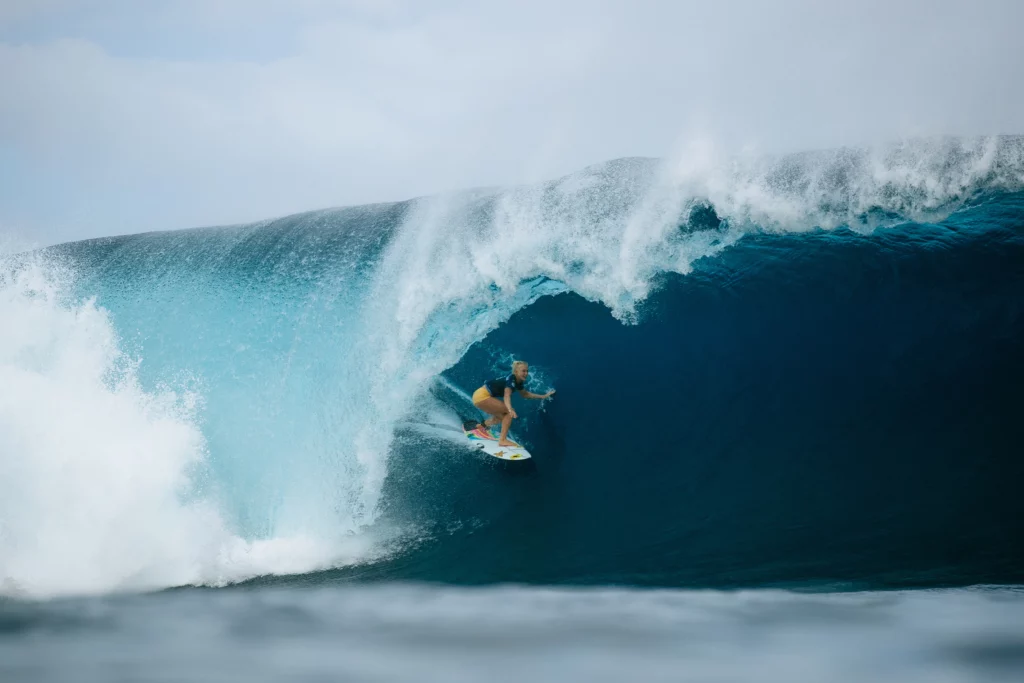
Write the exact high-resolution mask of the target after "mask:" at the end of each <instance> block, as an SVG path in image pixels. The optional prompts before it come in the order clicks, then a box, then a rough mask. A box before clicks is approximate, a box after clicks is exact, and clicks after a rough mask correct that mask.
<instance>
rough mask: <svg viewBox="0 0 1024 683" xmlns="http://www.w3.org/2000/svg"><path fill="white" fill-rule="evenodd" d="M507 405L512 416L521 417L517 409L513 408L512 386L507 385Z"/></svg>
mask: <svg viewBox="0 0 1024 683" xmlns="http://www.w3.org/2000/svg"><path fill="white" fill-rule="evenodd" d="M505 407H506V408H508V414H509V415H511V416H512V417H519V416H518V415H516V411H515V410H513V409H512V388H511V387H505Z"/></svg>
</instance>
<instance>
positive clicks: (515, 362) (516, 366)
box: [512, 360, 530, 375]
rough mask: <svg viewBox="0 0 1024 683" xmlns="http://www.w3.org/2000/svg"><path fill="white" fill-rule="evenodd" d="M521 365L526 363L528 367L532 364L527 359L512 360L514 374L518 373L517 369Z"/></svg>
mask: <svg viewBox="0 0 1024 683" xmlns="http://www.w3.org/2000/svg"><path fill="white" fill-rule="evenodd" d="M520 365H525V366H526V367H530V364H529V363H527V362H526V361H525V360H514V361H512V374H513V375H514V374H516V370H518V369H519V366H520Z"/></svg>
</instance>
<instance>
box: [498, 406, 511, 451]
mask: <svg viewBox="0 0 1024 683" xmlns="http://www.w3.org/2000/svg"><path fill="white" fill-rule="evenodd" d="M511 424H512V413H510V412H507V411H506V412H505V416H504V417H503V418H501V436H499V437H498V445H499V446H511V445H512V444H511V443H509V441H508V438H507V437H508V428H509V425H511Z"/></svg>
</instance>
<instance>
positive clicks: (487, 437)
mask: <svg viewBox="0 0 1024 683" xmlns="http://www.w3.org/2000/svg"><path fill="white" fill-rule="evenodd" d="M473 426H474V425H473V423H466V424H464V425H463V426H462V433H463V434H465V435H466V438H467V439H469V443H470V444H471V445H472V446H473V447H474V448H477V449H479V450H481V451H483V452H484V453H486V454H487V455H490V456H493V457H495V458H498V459H499V460H529V459H530V458H531V457H533V456H531V455H530V452H529V451H528V450H526V448H524V447H523V446H521V445H520V444H518V443H516V442H515V441H513V439H512V438H511V436H512V435H511V434H510V435H509V439H508V440H509V441H511V442H512V443H513V444H514V445H513V446H499V445H498V435H499V434H500V432H499V429H498V428H497V427H495V428H493V429H491V430H490V431H484V430H482V429H473V428H472V427H473ZM467 428H468V429H467Z"/></svg>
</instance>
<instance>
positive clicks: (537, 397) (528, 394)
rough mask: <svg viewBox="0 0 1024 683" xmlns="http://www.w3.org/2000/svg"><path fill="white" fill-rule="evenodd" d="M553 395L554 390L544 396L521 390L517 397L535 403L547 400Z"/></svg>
mask: <svg viewBox="0 0 1024 683" xmlns="http://www.w3.org/2000/svg"><path fill="white" fill-rule="evenodd" d="M553 393H555V392H554V390H551V391H549V392H548V393H546V394H534V393H533V392H530V391H527V390H526V389H523V390H522V391H520V392H519V395H520V396H522V397H523V398H530V399H533V400H535V401H543V400H544V399H546V398H549V397H550V396H551V394H553Z"/></svg>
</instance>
